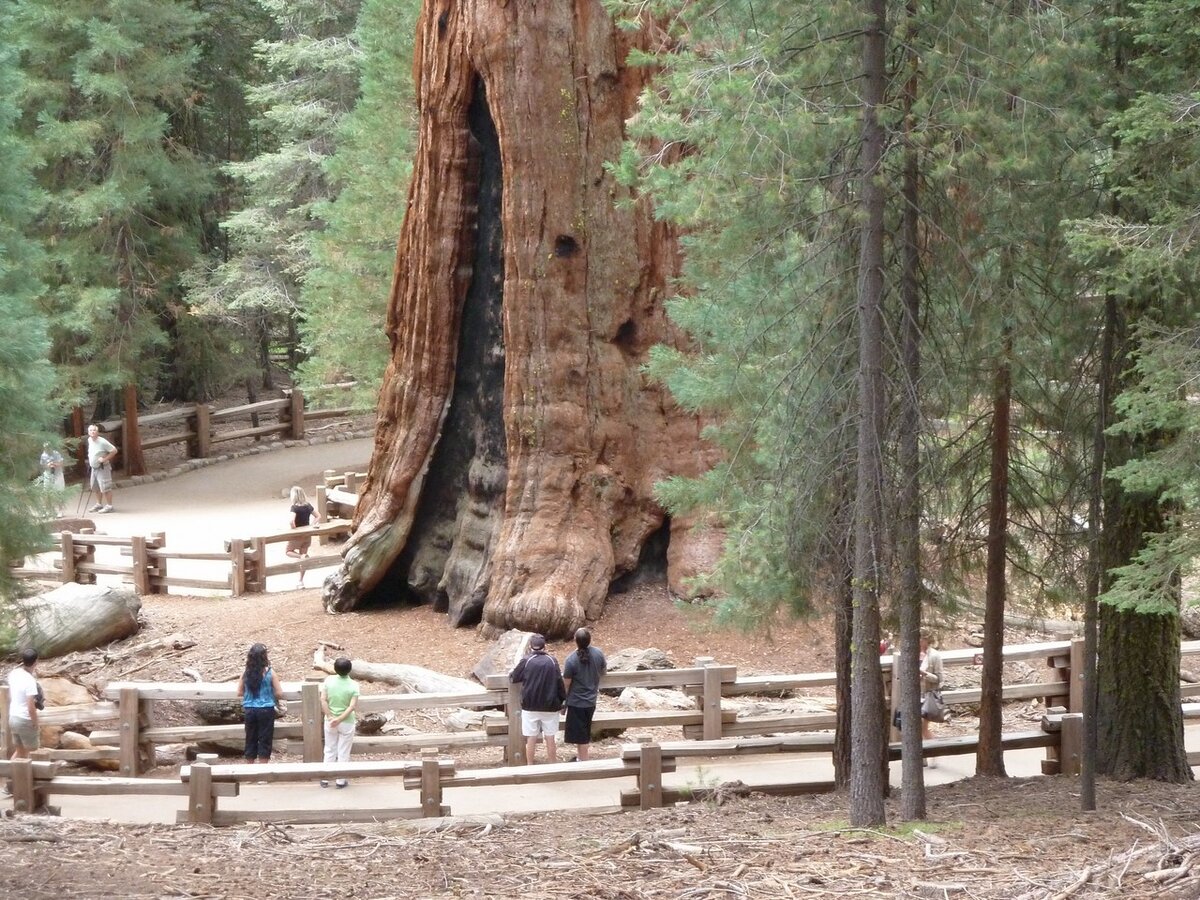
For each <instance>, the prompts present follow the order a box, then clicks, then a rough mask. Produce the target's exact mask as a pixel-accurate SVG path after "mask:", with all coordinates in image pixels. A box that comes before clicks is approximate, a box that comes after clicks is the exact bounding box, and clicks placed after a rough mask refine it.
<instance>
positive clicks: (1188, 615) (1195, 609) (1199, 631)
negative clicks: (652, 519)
mask: <svg viewBox="0 0 1200 900" xmlns="http://www.w3.org/2000/svg"><path fill="white" fill-rule="evenodd" d="M1179 618H1180V623H1179V624H1180V627H1181V628H1182V630H1183V636H1184V637H1186V638H1187V639H1188V640H1191V641H1197V640H1200V606H1196V605H1192V606H1185V607H1184V608H1183V611H1182V612H1181V613H1180V616H1179Z"/></svg>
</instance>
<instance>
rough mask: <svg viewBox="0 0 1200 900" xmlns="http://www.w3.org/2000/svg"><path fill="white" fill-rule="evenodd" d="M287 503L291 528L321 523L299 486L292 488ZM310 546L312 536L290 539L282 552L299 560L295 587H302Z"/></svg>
mask: <svg viewBox="0 0 1200 900" xmlns="http://www.w3.org/2000/svg"><path fill="white" fill-rule="evenodd" d="M288 502H289V503H290V504H291V506H292V524H291V527H292V528H294V529H296V528H308V527H309V526H310V525H315V524H316V523H317V522H319V521H321V517H320V516H319V515H317V512H316V510H314V509H313V506H312V504H311V503H309V502H308V497H307V496H305V493H304V488H302V487H300V486H299V485H294V486H293V487H292V490H291V493H290V494H289V495H288ZM311 546H312V535H311V534H306V535H304V536H303V537H296V538H292V539H291V540H290V541H288V544H287V550H285V551H284V552H285V553H286V554H287V555H288V556H290V557H292V558H293V559H298V560H300V582H299V584H297V585H296V587H301V588H302V587H304V567H305V565H306V564H307V563H308V549H309V547H311Z"/></svg>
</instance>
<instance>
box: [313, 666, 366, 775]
mask: <svg viewBox="0 0 1200 900" xmlns="http://www.w3.org/2000/svg"><path fill="white" fill-rule="evenodd" d="M333 671H334V674H333V675H330V676H329V677H328V678H326V679H325V680H324V681H323V682H322V683H321V710H322V711H323V712H324V713H325V762H327V763H331V762H348V761H349V760H350V747H351V746H352V745H353V744H354V725H355V722H356V721H357V719H356V718H355V715H354V708H355V707H356V706H357V705H358V682H357V681H355V680H354V679H353V678H351V677H350V660H348V659H347V658H346V657H344V656H339V657H338V658H337V659H336V660H334V663H333ZM349 783H350V782H348V781H347V780H346V779H345V778H339V779H337V786H338V787H340V788H344V787H346V786H347V785H348V784H349ZM321 787H329V781H328V780H326V779H321Z"/></svg>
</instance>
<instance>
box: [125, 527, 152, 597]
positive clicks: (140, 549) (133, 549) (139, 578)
mask: <svg viewBox="0 0 1200 900" xmlns="http://www.w3.org/2000/svg"><path fill="white" fill-rule="evenodd" d="M129 550H130V556H131V557H132V558H133V591H134V593H135V594H137V595H139V596H145V595H146V594H149V593H150V554H149V553H147V552H146V539H145V538H144V537H139V536H136V535H135V536H134V537H131V538H130V539H129Z"/></svg>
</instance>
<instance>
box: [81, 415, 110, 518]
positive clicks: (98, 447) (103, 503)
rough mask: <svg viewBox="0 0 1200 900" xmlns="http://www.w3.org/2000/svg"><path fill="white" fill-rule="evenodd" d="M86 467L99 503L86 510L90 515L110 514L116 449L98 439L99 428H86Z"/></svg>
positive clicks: (100, 438)
mask: <svg viewBox="0 0 1200 900" xmlns="http://www.w3.org/2000/svg"><path fill="white" fill-rule="evenodd" d="M87 450H88V466H89V467H90V468H91V470H92V477H91V486H92V488H93V489H94V490H95V491H96V493H98V494H99V495H100V502H99V503H96V504H95V505H94V506H91V507H89V508H88V512H90V513H107V512H112V488H113V477H112V461H113V459H114V458H115V457H116V455H117V448H116V447H114V446H113V445H112V444H110V443H109V442H108V441H107V440H105V439H104V438H102V437H100V426H98V425H89V426H88V442H87Z"/></svg>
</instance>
